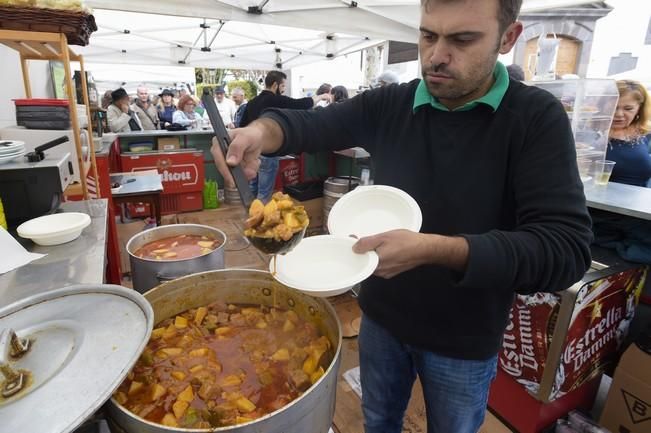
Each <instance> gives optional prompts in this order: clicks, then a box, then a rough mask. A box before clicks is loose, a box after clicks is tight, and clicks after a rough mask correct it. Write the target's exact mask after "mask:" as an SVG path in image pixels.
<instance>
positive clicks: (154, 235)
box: [127, 224, 226, 293]
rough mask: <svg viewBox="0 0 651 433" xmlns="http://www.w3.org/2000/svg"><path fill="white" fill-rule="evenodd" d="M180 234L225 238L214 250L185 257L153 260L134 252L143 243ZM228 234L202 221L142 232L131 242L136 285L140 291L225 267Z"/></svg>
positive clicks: (131, 260)
mask: <svg viewBox="0 0 651 433" xmlns="http://www.w3.org/2000/svg"><path fill="white" fill-rule="evenodd" d="M178 235H199V236H210V237H212V238H214V239H216V240H218V241H220V242H221V245H220V246H219V247H218V248H215V249H214V250H213V251H212V252H210V253H208V254H204V255H202V256H198V257H192V258H190V259H183V260H161V261H158V260H150V259H144V258H141V257H138V256H136V255H135V254H134V253H135V252H136V251H137V250H138V249H139V248H140V247H142V246H144V245H146V244H148V243H149V242H153V241H155V240H159V239H165V238H170V237H173V236H178ZM225 245H226V235H225V234H224V232H222V231H221V230H218V229H216V228H213V227H209V226H203V225H199V224H172V225H168V226H161V227H156V228H153V229H150V230H145V231H144V232H141V233H138V234H136V235H135V236H133V237H132V238H131V239H129V242H127V252H128V253H129V263H130V264H131V278H132V281H133V288H134V289H136V290H137V291H138V292H140V293H145V292H146V291H147V290H149V289H151V288H154V287H156V286H158V285H159V284H161V283H163V282H165V281H171V280H175V279H176V278H179V277H184V276H186V275H190V274H195V273H197V272H205V271H213V270H219V269H224V246H225Z"/></svg>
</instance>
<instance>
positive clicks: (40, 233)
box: [16, 212, 90, 245]
mask: <svg viewBox="0 0 651 433" xmlns="http://www.w3.org/2000/svg"><path fill="white" fill-rule="evenodd" d="M89 225H90V217H89V216H88V215H87V214H85V213H80V212H64V213H57V214H53V215H45V216H42V217H38V218H34V219H31V220H29V221H27V222H24V223H22V224H21V225H19V226H18V229H16V231H17V232H18V235H19V236H20V237H21V238H26V239H31V240H33V241H34V242H35V243H37V244H39V245H59V244H63V243H66V242H70V241H73V240H75V239H77V238H78V237H79V235H81V232H82V230H83V229H85V228H86V227H88V226H89Z"/></svg>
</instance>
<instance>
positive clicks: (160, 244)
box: [134, 235, 221, 260]
mask: <svg viewBox="0 0 651 433" xmlns="http://www.w3.org/2000/svg"><path fill="white" fill-rule="evenodd" d="M220 245H221V243H220V241H218V240H216V239H213V238H210V237H208V236H199V235H178V236H172V237H169V238H164V239H159V240H156V241H153V242H149V243H147V244H145V245H143V246H142V247H140V248H138V249H137V250H136V252H135V253H134V254H135V255H136V256H137V257H140V258H143V259H149V260H184V259H191V258H193V257H199V256H202V255H204V254H208V253H210V252H212V251H213V250H214V249H216V248H218V247H219V246H220Z"/></svg>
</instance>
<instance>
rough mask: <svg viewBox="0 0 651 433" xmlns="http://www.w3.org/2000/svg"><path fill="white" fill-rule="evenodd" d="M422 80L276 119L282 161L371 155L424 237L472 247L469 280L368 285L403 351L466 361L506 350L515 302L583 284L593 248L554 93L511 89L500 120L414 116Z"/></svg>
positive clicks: (484, 112) (484, 115)
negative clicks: (410, 204) (360, 150)
mask: <svg viewBox="0 0 651 433" xmlns="http://www.w3.org/2000/svg"><path fill="white" fill-rule="evenodd" d="M417 84H418V80H416V81H412V82H410V83H407V84H402V85H400V86H398V85H393V86H389V87H384V88H381V89H377V90H372V91H368V92H364V93H362V94H361V95H358V96H357V97H355V98H352V99H351V100H348V101H346V102H344V103H341V104H336V105H333V106H330V107H327V108H326V109H323V110H317V111H309V112H308V111H289V110H271V111H267V112H265V114H264V115H263V116H264V117H270V118H273V119H275V120H276V121H278V122H279V123H280V125H281V127H282V129H283V131H284V134H285V142H284V144H283V146H282V148H281V149H280V151H279V152H278V153H279V154H284V153H299V152H317V151H321V150H325V149H332V150H337V149H345V148H349V147H353V146H357V145H362V146H364V147H365V148H366V149H367V150H368V151H369V152H370V153H371V155H372V158H373V163H374V166H375V169H376V170H375V175H374V179H375V183H376V184H383V185H391V186H395V187H397V188H400V189H402V190H404V191H406V192H407V193H409V194H410V195H411V196H412V197H414V199H416V201H417V202H418V204H419V205H420V207H421V209H422V212H423V226H422V229H421V232H422V233H438V234H442V235H459V236H463V237H465V238H466V239H467V240H468V243H469V246H470V251H469V260H468V265H467V268H466V271H465V272H464V273H463V274H461V273H457V272H454V271H452V270H449V269H446V268H443V267H440V266H421V267H419V268H416V269H413V270H411V271H408V272H404V273H402V274H400V275H398V276H396V277H394V278H391V279H388V280H385V279H381V278H378V277H375V276H374V277H371V278H369V279H368V280H367V281H365V282H364V284H363V287H362V292H361V296H360V305H361V307H362V310H363V311H364V313H365V314H366V315H368V316H369V317H370V318H372V319H373V320H375V321H376V322H378V323H380V324H381V325H382V326H384V327H385V328H386V329H388V330H389V331H390V332H391V333H392V334H393V335H395V336H396V337H397V338H398V339H400V340H401V341H402V342H404V343H406V344H412V345H414V346H417V347H420V348H423V349H426V350H430V351H432V352H435V353H439V354H441V355H445V356H450V357H455V358H462V359H488V358H489V357H491V356H493V355H495V354H496V353H497V352H498V350H499V348H500V345H501V340H502V335H503V333H504V329H505V326H506V324H507V321H508V315H509V311H510V307H511V304H512V302H513V297H514V294H515V293H516V292H517V293H524V294H527V293H534V292H538V291H546V292H553V291H559V290H563V289H566V288H568V287H569V286H570V285H571V284H573V283H574V282H576V281H578V280H579V279H580V278H581V277H582V276H583V274H584V273H585V271H586V270H587V268H588V266H589V264H590V250H589V244H590V241H591V239H592V234H591V230H590V217H589V215H588V212H587V208H586V203H585V196H584V194H583V184H582V183H581V180H580V178H579V174H578V170H577V165H576V153H575V148H574V140H573V137H572V131H571V128H570V124H569V121H568V118H567V114H566V113H565V111H564V110H563V108H562V106H561V104H560V103H559V102H558V101H557V100H556V99H555V98H554V97H553V96H552V95H551V94H549V93H548V92H546V91H544V90H541V89H539V88H536V87H528V86H525V85H523V84H521V83H518V82H514V81H511V83H510V85H509V88H508V90H507V92H506V94H505V96H504V99H503V100H502V102H501V104H500V106H499V108H498V109H497V111H495V112H493V111H492V109H491V108H490V107H488V106H485V105H479V106H478V107H476V108H475V109H472V110H470V111H465V112H445V111H440V110H437V109H434V108H433V107H431V106H429V105H427V106H423V107H421V108H419V109H418V110H417V111H416V112H415V113H414V112H413V111H412V104H413V101H414V93H415V90H416V86H417Z"/></svg>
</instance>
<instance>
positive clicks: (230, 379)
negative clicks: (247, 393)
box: [220, 374, 242, 386]
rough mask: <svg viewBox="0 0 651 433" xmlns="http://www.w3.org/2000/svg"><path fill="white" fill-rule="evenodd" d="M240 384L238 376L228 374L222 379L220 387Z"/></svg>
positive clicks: (240, 380)
mask: <svg viewBox="0 0 651 433" xmlns="http://www.w3.org/2000/svg"><path fill="white" fill-rule="evenodd" d="M241 384H242V379H240V377H239V376H236V375H234V374H229V375H228V376H226V377H225V378H223V379H222V381H221V383H220V385H221V386H237V385H241Z"/></svg>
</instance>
